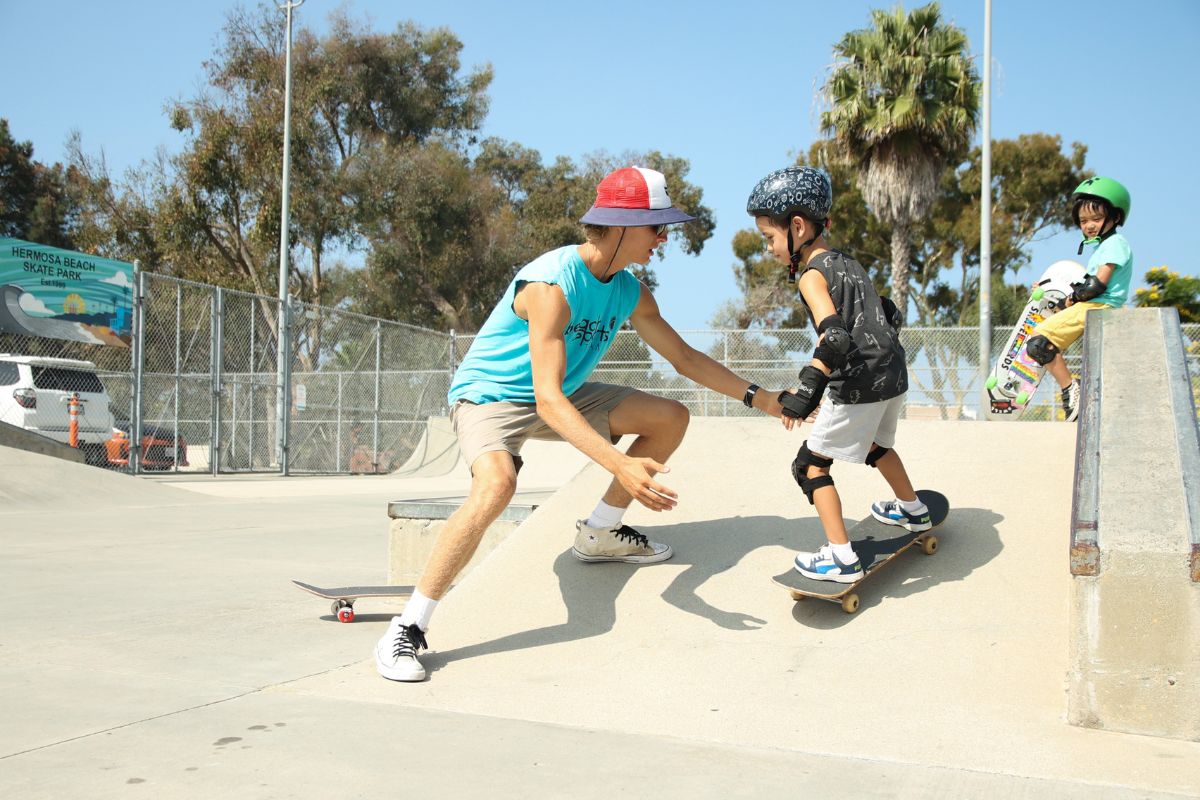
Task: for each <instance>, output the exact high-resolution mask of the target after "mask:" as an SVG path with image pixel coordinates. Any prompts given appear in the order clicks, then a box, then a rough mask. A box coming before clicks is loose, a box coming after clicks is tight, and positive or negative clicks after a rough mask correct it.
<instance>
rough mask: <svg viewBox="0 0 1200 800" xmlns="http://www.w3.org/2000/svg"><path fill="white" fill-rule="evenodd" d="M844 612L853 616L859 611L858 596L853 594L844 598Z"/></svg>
mask: <svg viewBox="0 0 1200 800" xmlns="http://www.w3.org/2000/svg"><path fill="white" fill-rule="evenodd" d="M842 611H845V612H846V613H847V614H853V613H854V612H855V611H858V595H856V594H853V593H851V594H848V595H846V596H845V597H843V598H842Z"/></svg>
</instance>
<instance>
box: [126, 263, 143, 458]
mask: <svg viewBox="0 0 1200 800" xmlns="http://www.w3.org/2000/svg"><path fill="white" fill-rule="evenodd" d="M133 266H134V269H135V270H136V272H137V290H136V291H135V292H134V298H133V404H132V405H133V408H132V409H131V412H132V413H131V414H130V417H131V419H130V420H129V467H130V469H131V471H132V472H133V474H134V475H137V474H138V472H140V471H141V468H142V373H143V371H144V369H145V360H146V356H145V352H146V306H145V298H146V273H144V272H142V271H141V270H140V269H138V266H139V264H138V262H136V261H135V262H134V264H133Z"/></svg>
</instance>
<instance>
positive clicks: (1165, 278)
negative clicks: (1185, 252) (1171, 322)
mask: <svg viewBox="0 0 1200 800" xmlns="http://www.w3.org/2000/svg"><path fill="white" fill-rule="evenodd" d="M1145 280H1146V283H1147V284H1149V286H1147V287H1146V288H1144V289H1138V290H1137V292H1136V293H1135V295H1136V296H1135V298H1134V302H1135V303H1136V304H1137V305H1138V306H1139V307H1142V308H1147V307H1151V308H1166V307H1170V306H1174V307H1175V308H1176V309H1178V310H1179V321H1180V322H1184V323H1189V322H1191V323H1197V322H1200V278H1198V277H1196V276H1194V275H1180V274H1179V273H1178V272H1174V271H1172V270H1171V269H1169V268H1167V267H1165V266H1163V267H1151V268H1150V271H1149V272H1147V273H1146V278H1145Z"/></svg>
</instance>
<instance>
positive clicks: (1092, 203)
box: [1025, 176, 1133, 422]
mask: <svg viewBox="0 0 1200 800" xmlns="http://www.w3.org/2000/svg"><path fill="white" fill-rule="evenodd" d="M1130 205H1131V202H1130V197H1129V190H1128V189H1126V188H1125V187H1124V186H1122V185H1121V184H1120V183H1117V182H1116V181H1115V180H1113V179H1112V178H1102V177H1100V176H1096V177H1095V178H1088V179H1087V180H1086V181H1084V182H1083V183H1081V184H1079V187H1078V188H1077V189H1076V190H1075V191H1074V192H1073V193H1072V194H1071V218H1072V219H1073V220H1074V221H1075V224H1076V225H1078V226H1079V230H1080V231H1081V232H1082V233H1083V241H1082V242H1080V243H1079V254H1080V255H1082V254H1083V247H1084V245H1093V246H1095V248H1096V250H1095V252H1093V253H1092V257H1091V258H1090V259H1088V265H1087V271H1088V275H1087V277H1086V278H1084V279H1083V280H1082V281H1080V282H1079V283H1074V284H1071V285H1072V287H1073V288H1074V291H1072V292H1071V296H1070V297H1068V298H1067V299H1066V301H1065V307H1064V308H1063V310H1062V311H1059V312H1058V313H1057V314H1053V315H1051V316H1049V317H1047V318H1046V319H1045V320H1044V321H1043V322H1042V323H1041V324H1040V325H1038V326H1037V327H1036V328H1034V329H1033V334H1034V335H1033V336H1032V337H1031V338H1030V339H1029V342H1028V343H1027V344H1026V345H1025V351H1026V352H1027V353H1029V357H1030V358H1032V359H1033V360H1034V361H1036V362H1037V363H1039V364H1041V365H1042V366H1044V367H1045V368H1046V371H1047V372H1049V373H1050V374H1051V375H1053V376H1054V379H1055V380H1056V381H1058V387H1059V389H1060V390H1061V392H1062V406H1063V413H1064V415H1065V416H1066V420H1067V422H1074V421H1075V420H1076V419H1078V417H1079V381H1077V380H1075V379H1074V378H1073V377H1071V372H1070V370H1068V369H1067V362H1066V361H1065V360H1064V359H1063V355H1062V354H1063V351H1064V350H1066V349H1067V348H1068V347H1070V346H1071V345H1072V344H1073V343H1074V342H1075V340H1076V339H1078V338H1079V337H1080V336H1082V335H1083V330H1084V325H1085V324H1086V322H1087V312H1088V311H1090V310H1091V309H1093V308H1109V307H1111V308H1120V307H1121V306H1123V305H1125V301H1126V300H1127V299H1128V298H1129V282H1130V281H1131V280H1132V279H1133V250H1132V249H1131V248H1130V247H1129V241H1128V240H1126V238H1125V237H1124V236H1122V235H1121V234H1119V233H1117V228H1118V227H1120V226H1121V225H1124V224H1125V223H1126V222H1128V221H1129V208H1130Z"/></svg>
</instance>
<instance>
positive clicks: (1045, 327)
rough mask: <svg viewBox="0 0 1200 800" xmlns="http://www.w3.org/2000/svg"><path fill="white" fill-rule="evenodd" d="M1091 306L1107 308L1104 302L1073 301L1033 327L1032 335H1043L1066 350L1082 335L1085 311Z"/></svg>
mask: <svg viewBox="0 0 1200 800" xmlns="http://www.w3.org/2000/svg"><path fill="white" fill-rule="evenodd" d="M1093 308H1109V306H1108V305H1106V304H1104V303H1075V304H1074V305H1072V306H1068V307H1067V308H1064V309H1063V310H1062V311H1059V312H1058V313H1057V314H1053V315H1051V316H1049V317H1046V319H1044V320H1042V324H1041V325H1038V326H1037V327H1036V328H1034V329H1033V334H1034V336H1045V337H1046V338H1047V339H1049V340H1050V341H1051V342H1053V343H1054V346H1055V347H1057V348H1058V349H1059V350H1066V349H1067V348H1068V347H1070V346H1071V345H1073V344H1075V340H1076V339H1078V338H1079V337H1080V336H1082V335H1083V324H1084V322H1085V320H1086V318H1087V312H1088V311H1090V310H1091V309H1093Z"/></svg>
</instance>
